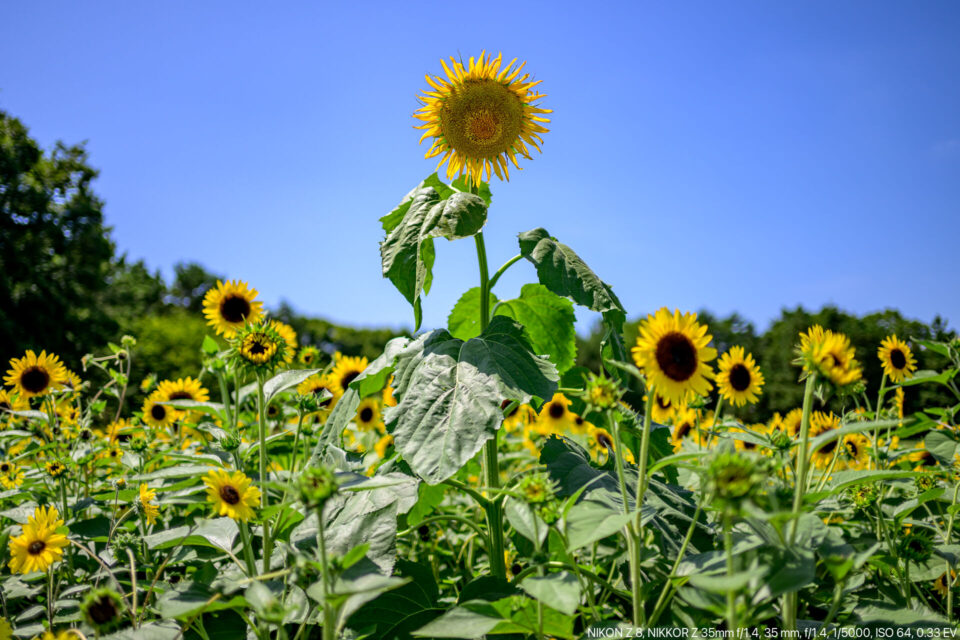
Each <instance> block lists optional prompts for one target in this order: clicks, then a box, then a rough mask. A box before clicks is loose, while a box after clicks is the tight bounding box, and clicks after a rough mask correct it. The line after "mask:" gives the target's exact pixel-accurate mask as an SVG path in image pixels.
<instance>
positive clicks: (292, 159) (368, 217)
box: [0, 1, 960, 331]
mask: <svg viewBox="0 0 960 640" xmlns="http://www.w3.org/2000/svg"><path fill="white" fill-rule="evenodd" d="M147 4H148V3H120V2H99V3H77V2H62V3H52V2H43V1H32V2H23V3H4V4H3V6H2V7H0V23H2V25H3V27H2V33H3V37H2V38H0V60H2V61H3V63H2V64H0V109H3V110H6V111H8V112H10V113H12V114H13V115H16V116H18V117H20V118H21V119H23V120H24V121H25V123H26V124H27V125H28V126H29V127H30V128H31V131H32V134H33V135H34V136H35V137H37V138H38V139H39V140H40V141H41V142H42V143H43V144H45V145H49V144H51V143H52V142H53V141H54V140H56V139H63V140H65V141H68V142H77V141H82V140H88V141H89V144H88V148H89V151H90V154H91V161H92V163H93V164H94V165H95V166H97V167H98V168H99V169H100V170H101V177H100V179H99V180H98V182H97V185H96V189H97V191H98V192H99V194H100V195H101V196H102V197H103V198H104V199H105V200H106V216H107V220H108V223H109V224H110V225H112V226H113V228H114V232H113V236H114V239H115V240H116V242H117V244H118V247H119V249H120V250H121V251H126V252H128V254H129V255H130V257H132V258H135V259H136V258H143V259H144V260H146V262H147V263H148V264H149V265H150V266H151V267H153V268H159V269H161V271H162V272H163V273H164V274H166V275H169V274H170V273H171V272H172V266H173V265H174V264H175V263H176V262H177V261H180V260H197V261H200V262H202V263H204V264H205V265H206V266H207V267H208V268H210V269H211V270H214V271H218V272H221V273H224V274H227V275H228V276H229V277H232V278H242V279H245V280H248V281H249V282H250V283H251V284H253V285H254V286H255V287H257V288H258V289H259V290H260V292H261V295H262V298H263V299H264V300H265V301H266V302H267V303H268V304H275V303H276V302H278V301H279V300H281V299H286V300H289V301H290V302H291V303H292V304H293V305H294V306H295V307H296V308H297V309H299V310H301V311H303V312H306V313H309V314H314V315H319V316H324V317H328V318H331V319H333V320H336V321H341V322H348V323H352V324H359V325H371V326H372V325H392V326H400V325H406V326H409V325H411V324H412V312H411V310H410V308H409V306H408V305H407V304H406V302H405V300H404V299H403V298H402V297H401V296H400V294H399V293H397V292H396V291H395V290H394V289H393V288H392V286H391V285H390V283H389V282H388V281H386V280H383V279H382V278H381V275H380V261H379V253H378V244H377V243H378V241H379V240H380V239H382V232H381V230H380V226H379V222H378V218H379V217H380V216H381V215H383V214H384V213H385V212H387V211H389V210H390V209H391V208H392V207H393V206H394V205H395V204H396V203H397V202H398V201H399V199H400V198H401V197H402V196H403V194H405V193H406V192H407V191H408V190H409V189H410V188H412V187H413V186H415V185H416V184H417V183H418V182H419V181H420V180H421V179H422V178H424V177H425V176H427V175H428V174H429V173H431V172H432V171H433V168H434V163H433V162H432V161H428V160H424V159H423V153H424V152H425V151H426V145H424V146H421V147H418V146H417V139H418V137H419V135H418V132H416V131H415V130H414V129H412V126H413V124H414V121H413V119H412V118H411V113H412V112H413V111H414V110H415V109H416V108H417V106H418V105H417V103H416V100H415V95H416V93H417V92H418V90H419V89H420V88H421V87H423V86H425V83H424V81H423V74H424V73H426V72H431V73H435V74H436V73H439V72H440V70H441V69H440V65H439V59H440V58H441V57H445V56H450V55H458V54H462V55H463V56H465V57H466V56H470V55H477V54H478V53H479V51H480V50H481V49H483V48H486V49H488V50H493V51H503V53H504V56H505V57H506V58H507V59H509V58H512V57H519V58H521V59H526V60H527V61H528V70H530V71H532V72H533V73H534V74H535V75H536V77H537V78H538V79H541V80H543V84H542V85H541V87H542V90H543V91H544V92H545V93H547V94H548V98H547V99H546V100H545V101H544V103H543V104H544V106H547V107H550V108H553V109H554V114H553V116H554V121H553V123H552V125H551V129H552V131H551V132H550V133H549V134H547V135H546V136H545V138H546V144H545V146H544V152H543V154H542V155H541V156H536V157H535V159H534V160H533V161H532V162H527V163H526V164H525V167H526V168H525V170H524V171H523V172H522V173H519V174H517V175H515V177H514V178H513V181H512V182H510V183H499V182H497V183H495V184H493V185H492V187H493V193H494V206H493V208H492V209H491V212H490V219H489V222H488V225H487V228H486V232H485V235H486V237H487V245H488V251H489V253H490V262H491V270H493V269H495V268H496V267H497V266H499V265H500V264H501V263H502V262H504V261H505V260H506V259H508V258H509V257H511V256H512V255H513V254H515V253H516V252H517V245H516V238H515V235H516V233H518V232H520V231H525V230H528V229H531V228H534V227H537V226H543V227H545V228H547V229H548V230H549V231H550V232H551V234H552V235H554V236H556V237H558V238H559V239H560V240H561V241H562V242H565V243H567V244H569V245H571V246H572V247H573V248H574V249H575V250H576V251H577V252H578V253H580V255H581V256H582V257H583V258H584V259H585V260H586V261H587V263H588V264H590V265H591V267H592V268H593V269H594V270H595V271H596V272H597V273H598V274H599V275H600V276H601V277H602V278H603V279H605V280H606V281H607V282H609V283H610V284H612V285H613V287H614V290H615V291H616V292H617V293H618V295H619V296H620V298H621V300H622V301H623V303H624V305H625V306H626V307H627V309H628V311H629V312H630V314H631V315H636V314H639V313H641V312H649V311H652V310H654V309H655V308H657V307H660V306H663V305H668V306H670V307H679V308H681V309H697V308H702V307H704V308H708V309H710V310H712V311H714V312H717V313H728V312H731V311H735V310H736V311H739V312H741V313H742V314H743V315H745V316H746V317H747V318H749V319H751V320H753V321H755V322H756V323H758V324H759V325H760V326H761V327H764V326H766V324H767V323H768V322H769V321H770V320H771V319H772V318H774V317H775V316H776V315H778V313H779V311H780V309H781V308H782V307H784V306H788V307H792V306H795V305H797V304H803V305H805V306H808V307H819V306H820V305H822V304H824V303H835V304H837V305H839V306H841V307H843V308H845V309H848V310H851V311H855V312H868V311H874V310H879V309H883V308H886V307H896V308H899V309H901V310H902V311H903V312H904V313H905V314H906V315H908V316H910V317H914V318H918V319H921V320H927V321H929V320H931V319H932V318H933V316H934V315H935V314H937V313H939V314H942V315H944V316H946V317H947V318H949V319H950V320H951V321H952V322H951V324H953V326H957V321H958V318H960V295H958V294H960V286H958V284H957V282H958V277H957V276H958V271H960V270H958V266H960V257H958V251H957V242H956V239H957V238H958V237H960V82H958V81H957V79H958V78H960V41H958V39H957V34H958V33H960V4H957V3H956V2H952V1H944V2H932V1H930V2H927V1H925V2H920V3H905V2H875V1H871V2H843V3H836V2H824V1H804V2H777V3H771V2H724V3H715V2H702V3H701V2H683V3H667V2H657V3H643V2H629V3H620V4H617V3H583V2H578V3H572V2H571V3H558V2H549V3H539V2H523V3H515V2H506V3H496V2H487V3H472V2H471V3H451V2H443V3H427V2H420V3H388V2H383V3H373V2H356V3H319V2H301V3H298V2H284V3H243V2H202V3H196V2H164V3H150V5H151V6H147ZM437 249H438V252H437V253H438V255H437V266H436V271H435V273H436V278H435V283H434V289H433V291H432V292H431V294H430V295H429V296H428V297H427V298H426V300H425V304H424V324H425V326H427V327H431V326H439V325H443V324H445V318H446V314H447V313H448V310H449V309H450V307H451V305H452V304H453V302H454V301H455V300H456V299H457V298H458V297H459V295H460V293H461V292H462V291H464V290H465V289H467V288H469V287H471V286H473V285H474V284H475V282H476V279H477V275H476V266H475V264H476V262H475V255H474V253H473V245H472V243H470V242H463V241H461V242H455V243H448V242H447V241H445V240H440V241H439V243H438V245H437ZM535 277H536V276H535V273H534V271H533V269H532V267H530V266H529V265H527V264H526V263H520V264H518V265H516V266H515V267H513V269H512V270H511V271H510V272H509V273H508V275H507V276H506V277H504V278H503V279H502V280H501V282H500V284H499V285H498V287H497V293H498V294H499V295H500V297H503V298H505V297H511V296H513V295H515V294H516V293H517V292H518V291H519V287H520V285H521V284H522V283H523V282H527V281H531V280H533V279H535ZM591 322H592V318H591V317H590V315H589V314H581V315H580V330H581V331H584V330H586V329H587V328H588V327H589V324H590V323H591Z"/></svg>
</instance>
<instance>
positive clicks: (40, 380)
mask: <svg viewBox="0 0 960 640" xmlns="http://www.w3.org/2000/svg"><path fill="white" fill-rule="evenodd" d="M49 384H50V374H49V373H47V370H46V369H44V368H42V367H30V368H29V369H27V370H26V371H24V372H23V373H21V374H20V386H21V387H23V388H24V390H25V391H27V392H29V393H40V392H42V391H44V390H45V389H46V388H47V386H48V385H49Z"/></svg>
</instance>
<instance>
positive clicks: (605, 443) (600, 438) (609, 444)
mask: <svg viewBox="0 0 960 640" xmlns="http://www.w3.org/2000/svg"><path fill="white" fill-rule="evenodd" d="M597 444H599V445H600V446H601V447H603V448H604V449H613V440H611V439H610V438H608V437H607V434H605V433H603V432H598V433H597Z"/></svg>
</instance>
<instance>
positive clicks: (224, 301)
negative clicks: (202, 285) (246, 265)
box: [203, 280, 263, 338]
mask: <svg viewBox="0 0 960 640" xmlns="http://www.w3.org/2000/svg"><path fill="white" fill-rule="evenodd" d="M256 298H257V290H256V289H251V288H250V286H249V285H248V284H247V283H246V282H242V281H240V280H227V282H226V283H223V282H221V281H219V280H217V286H216V287H213V288H211V289H210V290H209V291H207V294H206V295H205V296H204V297H203V315H204V316H206V318H207V324H209V325H210V326H211V327H213V328H214V329H215V330H216V332H217V335H223V336H224V337H227V338H232V337H233V336H234V335H236V333H237V331H238V330H240V329H242V328H243V326H244V325H245V324H246V323H248V322H256V321H257V320H259V319H260V314H261V310H262V307H263V303H262V302H260V301H259V300H257V299H256Z"/></svg>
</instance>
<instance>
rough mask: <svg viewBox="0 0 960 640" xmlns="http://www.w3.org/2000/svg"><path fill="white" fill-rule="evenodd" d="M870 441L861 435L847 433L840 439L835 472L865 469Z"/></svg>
mask: <svg viewBox="0 0 960 640" xmlns="http://www.w3.org/2000/svg"><path fill="white" fill-rule="evenodd" d="M869 449H870V441H869V440H868V439H867V438H866V436H864V435H863V434H862V433H848V434H847V435H845V436H843V437H842V438H841V439H840V455H839V456H838V458H837V466H836V469H837V470H843V469H866V468H867V463H868V462H869V459H868V454H867V452H868V451H869Z"/></svg>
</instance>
